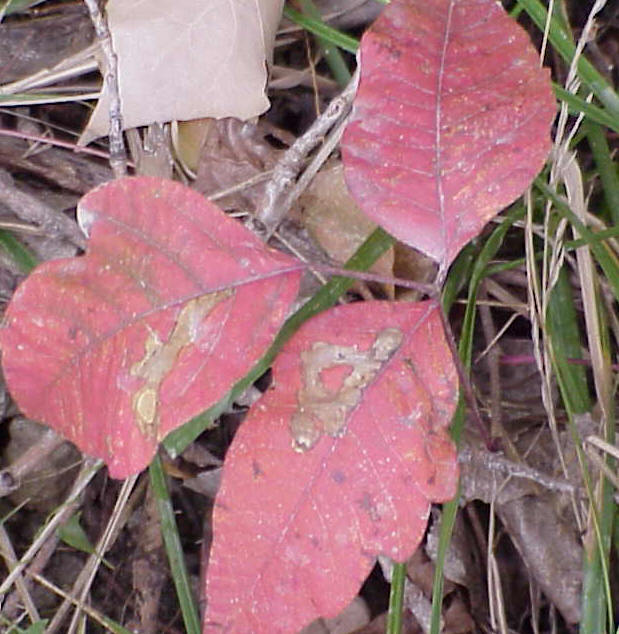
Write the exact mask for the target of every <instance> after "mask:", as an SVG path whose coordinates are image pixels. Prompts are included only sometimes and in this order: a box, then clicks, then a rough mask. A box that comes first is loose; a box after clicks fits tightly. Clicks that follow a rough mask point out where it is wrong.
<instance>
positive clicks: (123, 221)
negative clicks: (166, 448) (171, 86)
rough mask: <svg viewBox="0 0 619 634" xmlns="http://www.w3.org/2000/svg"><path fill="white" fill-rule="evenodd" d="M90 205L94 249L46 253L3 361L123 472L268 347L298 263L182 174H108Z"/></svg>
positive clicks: (14, 319) (50, 416)
mask: <svg viewBox="0 0 619 634" xmlns="http://www.w3.org/2000/svg"><path fill="white" fill-rule="evenodd" d="M78 219H79V221H80V224H81V226H82V228H83V229H84V230H85V231H86V233H87V234H89V238H90V239H89V245H88V251H87V254H86V255H85V256H83V257H76V258H71V259H67V260H55V261H51V262H47V263H44V264H42V265H41V266H39V267H38V268H37V269H36V270H35V271H34V273H33V274H32V275H31V276H30V277H29V278H27V279H26V281H25V282H24V283H23V284H22V285H21V286H20V287H19V288H18V289H17V291H16V293H15V295H14V297H13V299H12V300H11V303H10V304H9V307H8V309H7V311H6V316H5V323H4V327H3V329H2V330H1V331H0V344H1V346H2V366H3V369H4V375H5V378H6V382H7V385H8V387H9V389H10V391H11V393H12V395H13V396H14V398H15V399H16V400H17V403H18V404H19V406H20V408H21V409H22V411H23V412H24V413H25V414H26V415H27V416H30V417H31V418H34V419H36V420H39V421H41V422H45V423H46V424H48V425H50V426H51V427H53V428H54V429H56V430H57V431H58V432H59V433H61V434H62V435H64V436H65V437H67V438H68V439H69V440H72V441H73V442H75V443H76V444H77V445H78V446H79V447H80V449H82V451H84V452H86V453H87V454H90V455H92V456H96V457H100V458H102V459H103V460H105V462H106V463H107V465H108V466H109V469H110V473H111V475H112V476H113V477H117V478H122V477H125V476H127V475H129V474H131V473H135V472H137V471H139V470H141V469H142V468H144V467H145V466H146V465H147V464H148V463H149V461H150V459H151V458H152V456H153V454H154V452H155V450H156V447H157V443H158V442H159V441H160V440H161V439H162V438H163V437H164V436H165V435H166V434H167V433H168V432H170V431H171V430H172V429H174V428H175V427H177V426H179V425H181V424H182V423H184V422H185V421H187V420H188V419H189V418H191V417H193V416H195V415H196V414H198V413H200V412H201V411H202V410H204V409H206V408H207V407H209V406H210V405H211V404H213V403H214V402H216V401H217V400H219V399H220V398H221V397H222V396H223V395H224V394H225V392H226V391H227V390H228V389H229V388H230V387H231V386H232V384H233V383H234V382H235V381H236V380H238V379H239V378H241V377H242V376H244V375H245V374H246V372H247V371H248V370H249V369H250V368H251V366H252V365H253V364H254V363H255V361H256V360H257V359H258V358H259V357H260V356H261V355H262V354H263V352H264V351H265V350H266V348H267V346H268V345H269V343H270V342H271V339H272V338H273V336H274V334H275V333H276V332H277V330H278V329H279V327H280V325H281V323H282V322H283V320H284V318H285V317H286V315H287V313H288V310H289V307H290V304H291V302H292V301H293V299H294V297H295V296H296V293H297V287H298V278H299V272H298V266H297V265H295V263H294V261H292V260H291V259H289V258H288V257H287V256H284V255H282V254H280V253H277V252H275V251H272V250H269V249H267V248H265V247H264V245H263V244H262V243H261V242H259V241H258V240H257V239H256V238H255V237H254V236H253V235H252V234H251V233H250V232H249V231H248V230H247V229H245V228H244V227H243V226H241V225H240V224H239V223H238V222H236V221H233V220H231V219H230V218H228V217H226V216H225V215H224V214H223V213H222V212H221V211H220V210H219V209H217V207H215V206H214V205H213V204H211V203H209V202H208V201H206V199H204V198H203V197H202V196H200V195H199V194H197V193H196V192H194V191H192V190H190V189H188V188H186V187H184V186H183V185H181V184H179V183H174V182H172V181H166V180H162V179H155V178H145V177H141V178H126V179H122V180H119V181H114V182H112V183H107V184H105V185H103V186H101V187H99V188H97V189H95V190H93V191H91V192H90V193H89V194H87V195H86V196H85V197H84V198H82V200H81V201H80V205H79V208H78Z"/></svg>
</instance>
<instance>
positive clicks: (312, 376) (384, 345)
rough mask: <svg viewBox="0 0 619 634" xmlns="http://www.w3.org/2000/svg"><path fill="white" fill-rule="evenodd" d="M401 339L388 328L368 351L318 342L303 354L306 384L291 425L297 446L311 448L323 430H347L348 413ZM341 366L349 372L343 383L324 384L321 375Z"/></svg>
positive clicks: (303, 448) (399, 334) (326, 431)
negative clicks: (335, 387)
mask: <svg viewBox="0 0 619 634" xmlns="http://www.w3.org/2000/svg"><path fill="white" fill-rule="evenodd" d="M402 338H403V335H402V333H401V332H400V331H399V330H398V329H397V328H385V330H382V331H381V332H379V333H378V335H377V336H376V340H375V341H374V343H373V344H372V346H371V347H370V348H369V349H368V350H359V347H358V346H356V345H355V346H337V345H333V344H329V343H325V342H324V341H318V342H316V343H315V344H313V345H312V347H311V349H310V350H308V351H306V352H302V353H301V363H302V365H303V387H302V388H301V390H299V397H298V399H299V408H298V410H297V411H296V412H295V414H294V415H293V417H292V422H291V424H290V427H291V430H292V437H293V439H294V447H295V449H297V450H298V451H304V450H306V449H311V447H313V446H314V445H315V444H316V441H317V440H318V438H319V437H320V435H321V433H322V432H324V433H327V434H329V435H330V436H339V435H341V434H343V433H344V431H345V427H344V425H345V423H346V420H347V418H348V415H349V414H350V412H351V410H352V408H353V407H356V406H357V405H359V402H360V401H361V397H362V395H363V389H364V388H365V387H367V386H368V385H369V384H370V382H371V381H372V380H373V379H374V377H375V376H376V374H377V373H378V371H379V370H380V369H381V368H382V367H383V365H384V364H385V363H386V362H387V361H388V360H389V357H390V356H391V354H392V353H393V352H395V351H396V350H397V349H398V348H399V346H400V344H401V343H402ZM338 367H341V368H342V369H343V370H346V371H347V372H349V373H348V375H347V376H346V378H345V379H344V380H343V381H342V384H341V386H339V387H338V388H337V389H335V390H332V389H329V388H328V387H327V386H326V385H325V381H323V378H322V374H323V372H328V371H329V370H334V369H336V368H338Z"/></svg>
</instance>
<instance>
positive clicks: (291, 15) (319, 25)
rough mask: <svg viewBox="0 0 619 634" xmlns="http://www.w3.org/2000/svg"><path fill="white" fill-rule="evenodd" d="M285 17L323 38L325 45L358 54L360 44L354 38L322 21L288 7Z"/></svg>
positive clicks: (285, 9)
mask: <svg viewBox="0 0 619 634" xmlns="http://www.w3.org/2000/svg"><path fill="white" fill-rule="evenodd" d="M284 15H285V16H286V17H287V18H288V19H289V20H291V21H292V22H294V23H295V24H298V25H299V26H301V27H303V28H304V29H305V30H306V31H309V32H310V33H313V34H314V35H316V36H318V37H319V38H321V39H322V40H323V41H324V42H325V43H327V42H328V43H329V44H333V45H334V46H339V47H340V48H341V49H342V50H343V51H348V52H349V53H356V52H357V49H358V48H359V42H358V40H356V39H355V38H354V37H351V36H350V35H346V34H345V33H341V32H340V31H338V30H337V29H334V28H333V27H330V26H327V25H326V24H325V23H324V22H322V21H321V20H315V19H314V18H311V17H310V16H308V15H303V14H302V13H299V11H295V10H294V9H291V8H290V7H288V6H286V7H284Z"/></svg>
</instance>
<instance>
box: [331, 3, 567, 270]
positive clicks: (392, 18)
mask: <svg viewBox="0 0 619 634" xmlns="http://www.w3.org/2000/svg"><path fill="white" fill-rule="evenodd" d="M360 68H361V78H360V84H359V91H358V93H357V97H356V99H355V101H354V105H353V113H352V116H351V119H350V122H349V124H348V127H347V129H346V131H345V134H344V138H343V140H342V151H343V159H344V165H345V175H346V180H347V183H348V185H349V187H350V189H351V191H352V193H353V195H354V197H355V198H356V200H357V202H358V204H359V205H360V206H361V208H362V209H363V211H364V212H365V213H367V215H368V216H370V217H371V218H372V219H373V220H375V221H376V222H378V223H379V224H381V225H382V226H383V227H384V228H385V229H387V231H389V232H390V233H392V234H393V235H394V236H395V237H397V238H398V239H400V240H402V241H403V242H406V243H407V244H409V245H411V246H413V247H415V248H417V249H419V250H420V251H423V252H424V253H426V254H427V255H428V256H430V257H432V258H433V259H435V260H436V261H438V262H439V263H440V264H441V268H442V269H443V270H446V269H447V267H448V266H449V264H450V263H451V262H452V261H453V259H454V258H455V256H456V255H457V254H458V252H459V251H460V249H461V248H462V247H463V246H464V245H465V244H466V243H467V242H468V241H469V240H471V238H473V237H475V236H476V235H478V234H479V232H480V231H481V229H482V227H483V226H484V224H485V223H486V222H487V221H488V220H489V219H490V218H492V217H493V216H494V215H495V214H496V213H497V212H498V211H500V210H501V209H502V208H503V207H505V206H506V205H507V204H509V203H510V202H512V201H513V200H514V199H515V198H517V197H518V196H519V195H520V194H521V193H522V192H523V191H524V189H525V188H526V187H527V185H528V184H529V183H530V181H531V180H532V179H533V177H534V176H535V175H536V174H537V172H538V171H539V170H540V169H541V167H542V165H543V163H544V161H545V159H546V156H547V154H548V152H549V149H550V136H549V131H550V124H551V122H552V119H553V117H554V113H555V102H554V98H553V94H552V89H551V85H550V81H549V76H548V72H547V71H546V70H542V69H540V67H539V56H538V54H537V52H536V51H535V49H534V48H533V46H532V45H531V43H530V41H529V38H528V36H527V34H526V33H525V32H524V31H523V30H522V29H521V28H520V26H518V25H517V24H516V23H515V22H514V21H513V20H512V19H511V18H510V17H509V16H508V15H507V14H506V13H505V11H504V10H503V8H502V7H501V5H500V3H499V2H496V0H434V1H433V2H427V1H426V0H392V2H391V4H390V5H389V6H388V7H387V8H386V9H385V10H384V12H383V13H382V14H381V16H380V17H379V18H378V19H377V20H376V22H375V23H374V24H373V25H372V27H371V28H370V29H369V30H368V31H367V32H366V33H365V35H364V36H363V39H362V41H361V48H360Z"/></svg>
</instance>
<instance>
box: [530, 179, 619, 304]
mask: <svg viewBox="0 0 619 634" xmlns="http://www.w3.org/2000/svg"><path fill="white" fill-rule="evenodd" d="M535 187H537V189H539V190H540V191H541V192H542V193H543V194H544V195H545V196H547V197H548V198H549V199H550V200H552V203H553V205H554V206H555V209H556V210H557V211H558V212H559V214H560V215H561V216H563V217H564V218H566V219H567V220H568V221H569V222H570V223H571V224H572V225H573V226H574V227H575V228H576V230H577V231H578V233H579V234H580V235H581V236H582V238H583V239H584V240H585V241H586V242H587V244H588V245H589V248H590V249H591V251H592V253H593V256H594V258H595V259H596V260H597V262H598V264H599V265H600V266H601V267H602V270H603V271H604V274H605V275H606V279H607V280H608V283H609V285H610V287H611V289H612V291H613V293H614V295H615V298H617V299H619V263H618V262H617V258H616V257H615V256H614V255H613V253H612V252H611V251H610V250H609V249H608V248H606V246H605V245H604V243H600V242H599V241H597V240H596V239H595V233H593V232H592V231H590V230H589V229H588V228H587V227H586V226H585V225H584V224H583V223H582V221H581V220H580V218H578V216H577V215H576V214H575V213H574V212H573V211H572V210H571V209H570V207H569V205H568V204H567V203H566V202H565V201H564V200H563V199H562V198H561V197H560V196H559V195H557V193H556V192H555V191H554V190H553V189H552V188H551V187H549V186H548V185H547V184H546V183H545V182H544V181H543V180H542V179H541V178H540V177H539V176H538V177H537V178H536V179H535Z"/></svg>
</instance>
